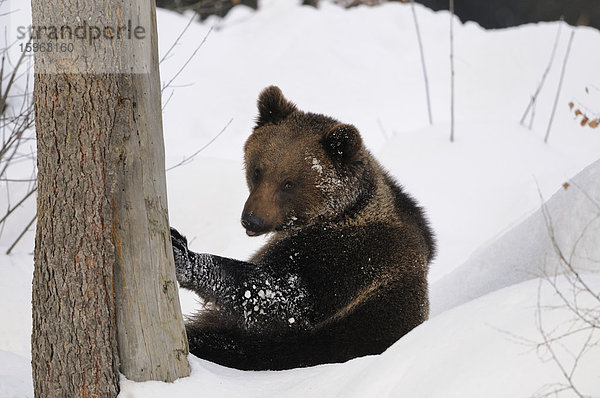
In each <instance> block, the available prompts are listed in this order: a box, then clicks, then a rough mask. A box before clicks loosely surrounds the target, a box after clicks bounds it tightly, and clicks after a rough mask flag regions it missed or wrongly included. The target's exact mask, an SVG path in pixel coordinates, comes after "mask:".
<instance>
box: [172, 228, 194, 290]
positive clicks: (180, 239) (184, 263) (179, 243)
mask: <svg viewBox="0 0 600 398" xmlns="http://www.w3.org/2000/svg"><path fill="white" fill-rule="evenodd" d="M171 244H172V245H173V259H174V260H175V273H176V275H177V280H178V281H179V283H181V282H182V280H183V279H187V277H186V275H185V274H186V272H187V271H188V270H189V268H190V266H189V261H190V259H189V250H188V247H187V239H186V238H185V236H183V235H181V234H180V233H179V231H177V230H176V229H175V228H171Z"/></svg>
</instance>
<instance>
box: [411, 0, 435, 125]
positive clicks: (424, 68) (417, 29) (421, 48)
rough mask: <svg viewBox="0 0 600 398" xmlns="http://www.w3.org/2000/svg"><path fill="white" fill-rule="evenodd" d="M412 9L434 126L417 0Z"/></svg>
mask: <svg viewBox="0 0 600 398" xmlns="http://www.w3.org/2000/svg"><path fill="white" fill-rule="evenodd" d="M410 8H411V10H412V14H413V20H414V21H415V30H416V31H417V41H418V43H419V52H420V53H421V66H422V67H423V78H424V80H425V96H426V97H427V113H428V115H429V124H430V125H431V124H433V119H432V117H431V100H430V99H429V79H428V78H427V66H426V65H425V52H424V51H423V41H422V40H421V31H420V29H419V21H418V20H417V11H416V10H415V0H410Z"/></svg>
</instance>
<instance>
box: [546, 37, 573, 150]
mask: <svg viewBox="0 0 600 398" xmlns="http://www.w3.org/2000/svg"><path fill="white" fill-rule="evenodd" d="M574 37H575V29H572V30H571V36H570V37H569V44H568V46H567V52H566V53H565V59H564V61H563V66H562V70H561V72H560V80H559V81H558V89H557V90H556V98H555V99H554V106H553V107H552V113H551V114H550V121H549V122H548V129H547V130H546V136H545V137H544V143H548V137H549V136H550V129H551V128H552V122H553V121H554V114H555V113H556V107H557V106H558V99H559V98H560V90H561V89H562V84H563V80H564V78H565V70H566V69H567V61H568V60H569V53H570V52H571V44H573V38H574Z"/></svg>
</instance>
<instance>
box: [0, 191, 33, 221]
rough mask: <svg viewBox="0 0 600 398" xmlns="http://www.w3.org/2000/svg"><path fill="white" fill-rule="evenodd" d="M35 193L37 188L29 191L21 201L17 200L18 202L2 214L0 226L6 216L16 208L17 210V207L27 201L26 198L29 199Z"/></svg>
mask: <svg viewBox="0 0 600 398" xmlns="http://www.w3.org/2000/svg"><path fill="white" fill-rule="evenodd" d="M36 191H37V187H35V188H33V189H31V190H29V192H28V193H27V195H25V196H23V198H21V200H19V202H18V203H17V204H16V205H14V206H13V207H10V208H9V209H8V210H7V211H6V214H4V216H3V217H2V218H1V219H0V225H1V224H2V223H3V222H4V221H6V219H7V218H8V216H10V215H11V213H12V212H13V211H15V210H16V209H17V208H19V206H21V205H22V204H23V202H25V201H26V200H27V198H29V197H30V196H31V195H33V193H34V192H36Z"/></svg>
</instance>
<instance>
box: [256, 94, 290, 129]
mask: <svg viewBox="0 0 600 398" xmlns="http://www.w3.org/2000/svg"><path fill="white" fill-rule="evenodd" d="M297 110H298V108H296V105H294V104H293V103H291V102H290V101H288V100H287V99H285V97H284V96H283V93H282V92H281V90H280V89H279V87H276V86H269V87H267V88H265V89H264V90H263V91H262V92H261V93H260V95H259V96H258V118H257V119H256V128H258V127H261V126H264V125H265V124H268V123H273V124H277V123H279V122H281V121H282V120H283V119H285V118H286V117H288V116H289V115H291V114H292V113H294V112H295V111H297Z"/></svg>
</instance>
